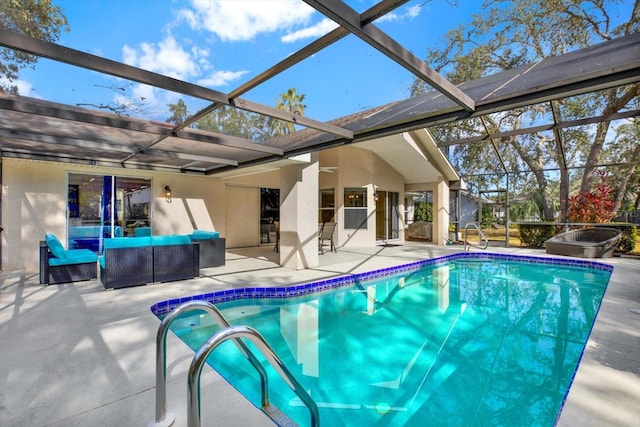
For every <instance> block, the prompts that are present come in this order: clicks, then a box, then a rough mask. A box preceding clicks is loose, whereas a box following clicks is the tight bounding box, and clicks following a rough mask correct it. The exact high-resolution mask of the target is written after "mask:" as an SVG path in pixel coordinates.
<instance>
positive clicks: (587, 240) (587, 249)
mask: <svg viewBox="0 0 640 427" xmlns="http://www.w3.org/2000/svg"><path fill="white" fill-rule="evenodd" d="M621 235H622V232H621V231H620V230H617V229H615V228H607V227H597V228H581V229H578V230H571V231H567V232H565V233H560V234H557V235H555V236H553V237H552V238H550V239H549V240H547V241H546V242H545V244H544V246H545V251H546V253H548V254H553V255H565V256H573V257H579V258H610V257H612V256H613V252H614V250H615V247H616V243H617V242H618V239H619V238H620V236H621Z"/></svg>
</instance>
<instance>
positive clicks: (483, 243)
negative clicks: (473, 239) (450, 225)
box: [464, 222, 489, 251]
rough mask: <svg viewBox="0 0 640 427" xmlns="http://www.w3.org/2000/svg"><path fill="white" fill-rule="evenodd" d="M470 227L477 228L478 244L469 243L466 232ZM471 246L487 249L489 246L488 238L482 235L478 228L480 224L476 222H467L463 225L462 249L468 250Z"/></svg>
mask: <svg viewBox="0 0 640 427" xmlns="http://www.w3.org/2000/svg"><path fill="white" fill-rule="evenodd" d="M470 228H475V229H476V230H478V244H471V243H469V239H468V236H467V234H468V232H469V229H470ZM471 246H473V247H475V248H478V249H487V247H488V246H489V240H487V237H486V236H485V235H484V233H483V232H482V230H481V229H480V226H479V225H478V223H476V222H469V223H467V225H465V226H464V250H465V251H468V250H469V249H471Z"/></svg>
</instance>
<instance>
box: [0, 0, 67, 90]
mask: <svg viewBox="0 0 640 427" xmlns="http://www.w3.org/2000/svg"><path fill="white" fill-rule="evenodd" d="M0 29H3V30H9V31H14V32H17V33H20V34H24V35H27V36H31V37H34V38H36V39H39V40H43V41H47V42H55V41H57V40H58V38H59V37H60V33H61V32H62V31H64V32H68V31H69V24H68V22H67V18H66V17H65V16H64V15H63V14H62V9H61V8H60V6H53V5H52V4H51V1H50V0H2V1H0ZM37 60H38V57H36V56H34V55H29V54H26V53H24V52H21V51H18V50H13V49H6V48H0V78H2V77H4V78H5V79H6V83H4V84H2V83H0V92H9V93H13V94H18V87H17V86H16V85H15V84H13V83H14V82H15V81H16V80H18V78H19V76H18V73H19V72H20V70H22V69H23V68H25V67H32V68H33V67H34V66H35V63H36V62H37ZM0 80H2V79H0Z"/></svg>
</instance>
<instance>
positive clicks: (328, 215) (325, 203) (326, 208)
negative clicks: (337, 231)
mask: <svg viewBox="0 0 640 427" xmlns="http://www.w3.org/2000/svg"><path fill="white" fill-rule="evenodd" d="M318 206H319V207H320V209H319V212H318V222H319V223H321V224H322V223H325V222H335V218H336V198H335V190H334V189H333V188H331V189H328V190H320V200H319V201H318Z"/></svg>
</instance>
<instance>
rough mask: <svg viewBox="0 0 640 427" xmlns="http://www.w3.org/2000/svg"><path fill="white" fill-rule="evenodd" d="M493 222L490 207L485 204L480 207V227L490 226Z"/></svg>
mask: <svg viewBox="0 0 640 427" xmlns="http://www.w3.org/2000/svg"><path fill="white" fill-rule="evenodd" d="M492 222H493V215H491V209H489V208H488V207H486V206H483V207H482V218H481V220H480V225H481V227H482V228H490V227H491V223H492Z"/></svg>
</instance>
